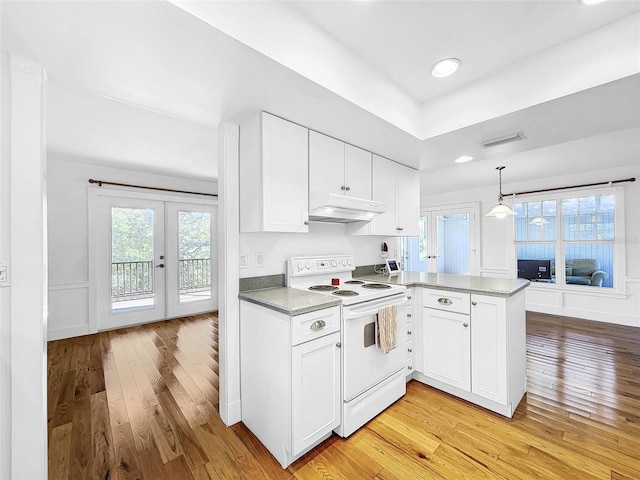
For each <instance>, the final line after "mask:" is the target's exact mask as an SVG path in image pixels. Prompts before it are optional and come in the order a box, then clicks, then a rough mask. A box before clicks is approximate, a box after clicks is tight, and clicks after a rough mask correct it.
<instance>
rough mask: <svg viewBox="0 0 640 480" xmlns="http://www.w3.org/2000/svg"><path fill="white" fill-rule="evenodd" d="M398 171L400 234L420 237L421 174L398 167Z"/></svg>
mask: <svg viewBox="0 0 640 480" xmlns="http://www.w3.org/2000/svg"><path fill="white" fill-rule="evenodd" d="M397 169H398V228H400V229H401V230H400V231H399V232H398V234H399V235H401V236H403V237H417V236H419V235H420V173H419V172H418V171H417V170H414V169H413V168H409V167H406V166H404V165H400V164H398V165H397Z"/></svg>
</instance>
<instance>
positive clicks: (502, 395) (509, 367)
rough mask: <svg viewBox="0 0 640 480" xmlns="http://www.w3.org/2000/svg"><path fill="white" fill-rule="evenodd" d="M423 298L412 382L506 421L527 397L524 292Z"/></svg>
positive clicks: (436, 293) (427, 295)
mask: <svg viewBox="0 0 640 480" xmlns="http://www.w3.org/2000/svg"><path fill="white" fill-rule="evenodd" d="M423 295H424V297H423V305H424V308H423V312H422V315H423V318H422V327H423V330H422V335H421V336H422V341H421V344H420V345H421V347H422V351H421V352H420V354H421V356H422V361H421V362H420V365H421V371H420V373H419V374H416V376H415V377H414V378H416V379H418V380H420V381H422V382H423V383H426V384H428V385H431V386H434V387H436V388H439V389H441V390H444V391H446V392H448V393H451V394H453V395H456V396H458V397H461V398H464V399H465V400H468V401H470V402H473V403H476V404H478V405H480V406H483V407H485V408H488V409H490V410H493V411H495V412H497V413H500V414H502V415H506V416H508V417H511V416H512V415H513V412H514V411H515V409H516V407H517V406H518V403H519V402H520V400H521V399H522V396H523V395H524V393H525V392H526V322H525V306H524V291H521V292H518V293H516V294H515V295H512V296H511V297H494V296H489V295H477V294H471V295H469V294H465V293H462V294H461V293H459V292H445V291H438V290H433V289H425V290H424V294H423ZM465 296H466V297H465ZM461 312H464V313H461Z"/></svg>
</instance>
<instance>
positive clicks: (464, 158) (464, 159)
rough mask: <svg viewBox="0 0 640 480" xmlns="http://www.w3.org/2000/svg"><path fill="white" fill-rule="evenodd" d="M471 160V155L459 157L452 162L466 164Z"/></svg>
mask: <svg viewBox="0 0 640 480" xmlns="http://www.w3.org/2000/svg"><path fill="white" fill-rule="evenodd" d="M471 160H473V157H472V156H471V155H460V156H459V157H458V158H456V159H455V160H454V162H456V163H466V162H470V161H471Z"/></svg>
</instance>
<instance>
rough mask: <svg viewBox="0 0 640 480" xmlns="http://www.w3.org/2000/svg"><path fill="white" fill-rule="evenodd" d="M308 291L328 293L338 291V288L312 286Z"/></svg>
mask: <svg viewBox="0 0 640 480" xmlns="http://www.w3.org/2000/svg"><path fill="white" fill-rule="evenodd" d="M309 290H318V291H320V292H330V291H332V290H338V287H334V286H333V285H314V286H312V287H309Z"/></svg>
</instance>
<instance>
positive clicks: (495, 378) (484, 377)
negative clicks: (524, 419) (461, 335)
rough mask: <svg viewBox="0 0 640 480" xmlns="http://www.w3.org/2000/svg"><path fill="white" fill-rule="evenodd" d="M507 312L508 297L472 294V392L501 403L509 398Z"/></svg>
mask: <svg viewBox="0 0 640 480" xmlns="http://www.w3.org/2000/svg"><path fill="white" fill-rule="evenodd" d="M506 314H507V310H506V299H505V298H499V297H487V296H483V295H472V296H471V321H472V325H471V392H472V393H475V394H476V395H480V396H482V397H484V398H488V399H489V400H493V401H495V402H498V403H506V401H507V361H508V357H507V319H506ZM523 354H524V352H523Z"/></svg>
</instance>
